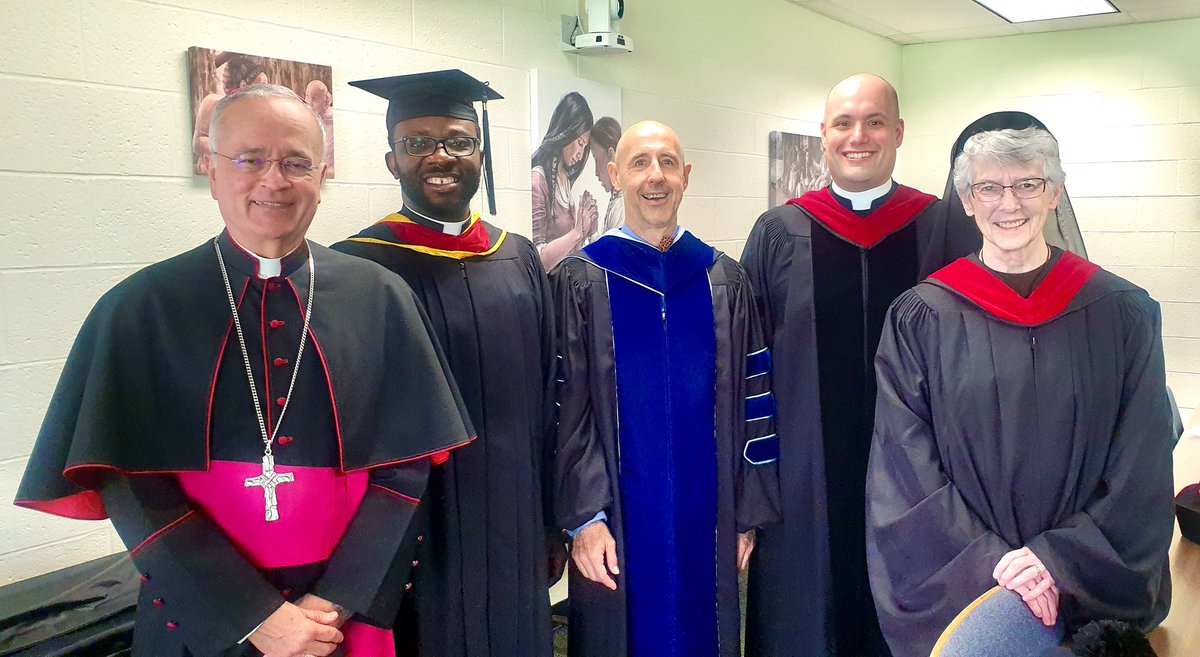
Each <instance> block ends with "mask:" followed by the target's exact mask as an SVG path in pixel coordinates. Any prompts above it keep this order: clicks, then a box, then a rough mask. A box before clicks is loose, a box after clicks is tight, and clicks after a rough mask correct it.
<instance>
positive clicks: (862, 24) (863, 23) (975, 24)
mask: <svg viewBox="0 0 1200 657" xmlns="http://www.w3.org/2000/svg"><path fill="white" fill-rule="evenodd" d="M786 1H787V2H790V3H792V4H796V5H800V6H801V7H804V8H806V9H809V10H811V11H814V12H816V13H818V14H823V15H825V16H828V17H830V18H832V19H834V20H836V21H838V22H840V23H845V24H846V25H851V26H853V27H857V28H859V29H861V30H866V31H867V32H872V33H874V34H878V35H879V36H882V37H885V38H887V39H890V40H891V41H894V42H896V43H900V44H909V43H929V42H933V41H954V40H957V39H975V38H981V37H996V36H1008V35H1012V34H1027V33H1030V32H1055V31H1059V30H1077V29H1083V28H1090V27H1106V26H1110V25H1126V24H1129V23H1150V22H1154V21H1166V20H1178V19H1183V18H1200V0H1109V1H1110V2H1111V3H1112V4H1113V5H1115V6H1116V7H1117V9H1119V10H1120V13H1117V14H1104V15H1099V16H1081V17H1079V18H1062V19H1058V20H1050V21H1037V22H1033V23H1021V24H1012V23H1009V22H1008V21H1005V20H1004V19H1003V18H1000V17H999V16H997V15H995V14H993V13H992V12H990V11H988V10H987V9H984V8H983V7H981V6H979V5H977V4H975V3H974V2H972V0H786ZM1030 1H1031V2H1033V1H1036V0H1030Z"/></svg>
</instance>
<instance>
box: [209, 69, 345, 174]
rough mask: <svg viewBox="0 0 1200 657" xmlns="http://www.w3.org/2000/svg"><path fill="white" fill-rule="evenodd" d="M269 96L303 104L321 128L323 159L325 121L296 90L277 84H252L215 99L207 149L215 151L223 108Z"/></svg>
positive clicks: (266, 98) (323, 158) (323, 155)
mask: <svg viewBox="0 0 1200 657" xmlns="http://www.w3.org/2000/svg"><path fill="white" fill-rule="evenodd" d="M271 98H283V99H286V100H294V101H296V102H298V103H300V104H301V105H303V106H304V108H305V109H307V110H308V113H309V114H310V115H312V118H313V121H315V122H316V124H317V127H318V128H320V129H321V161H324V160H325V139H326V136H325V121H324V120H322V119H321V115H320V114H317V110H315V109H313V108H312V106H311V105H309V104H308V103H306V102H304V99H303V98H301V97H300V96H299V95H297V94H296V92H294V91H292V90H291V89H288V88H287V87H285V86H282V85H278V84H252V85H250V86H248V87H244V88H242V89H239V90H238V91H235V92H233V93H231V94H229V95H228V96H225V97H224V98H222V99H221V100H219V101H217V106H216V107H215V108H213V113H212V119H210V120H209V122H208V150H209V151H210V152H212V153H216V152H217V131H218V129H219V128H220V126H221V116H222V115H223V114H225V110H227V109H229V108H230V107H231V106H233V105H234V104H235V103H238V102H241V101H243V100H269V99H271Z"/></svg>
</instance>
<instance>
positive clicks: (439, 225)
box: [402, 203, 471, 237]
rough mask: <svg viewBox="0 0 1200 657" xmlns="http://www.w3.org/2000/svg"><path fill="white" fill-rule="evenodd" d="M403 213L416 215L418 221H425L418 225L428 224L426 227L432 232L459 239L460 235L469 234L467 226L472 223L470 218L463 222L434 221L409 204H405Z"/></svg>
mask: <svg viewBox="0 0 1200 657" xmlns="http://www.w3.org/2000/svg"><path fill="white" fill-rule="evenodd" d="M402 212H403V214H411V215H415V216H416V218H417V219H423V220H424V221H421V222H418V223H421V224H422V225H425V224H426V222H427V223H428V225H425V227H426V228H429V229H430V230H437V231H440V232H442V233H444V234H446V235H451V236H453V237H458V236H459V235H462V234H463V233H465V232H467V224H469V223H471V217H470V216H468V217H467V218H466V219H463V220H462V221H442V220H440V219H434V218H433V217H431V216H429V215H425V214H421V213H420V212H417V211H416V210H414V209H413V208H412V206H411V205H409V204H408V203H405V204H404V209H403V211H402Z"/></svg>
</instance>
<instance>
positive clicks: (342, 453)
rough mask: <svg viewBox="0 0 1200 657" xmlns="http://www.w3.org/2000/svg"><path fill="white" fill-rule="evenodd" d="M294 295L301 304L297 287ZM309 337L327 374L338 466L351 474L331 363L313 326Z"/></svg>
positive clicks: (310, 282) (293, 287) (310, 283)
mask: <svg viewBox="0 0 1200 657" xmlns="http://www.w3.org/2000/svg"><path fill="white" fill-rule="evenodd" d="M290 282H291V281H289V283H290ZM308 284H309V285H312V281H309V283H308ZM292 294H294V295H296V300H297V302H299V300H300V293H299V292H297V291H296V286H295V285H293V286H292ZM308 337H309V338H311V339H312V344H313V351H316V352H317V356H318V357H320V359H321V370H322V371H324V372H325V385H326V387H328V388H329V403H330V404H332V408H333V430H334V432H335V433H337V441H338V465H340V466H342V472H350V471H349V470H347V469H346V449H345V447H343V446H342V418H341V417H340V416H339V415H338V402H337V396H336V395H335V394H334V393H333V379H331V378H330V377H329V363H328V362H326V361H325V350H324V349H321V343H320V342H317V332H316V331H314V330H313V328H312V326H311V325H309V327H308ZM372 467H378V466H372Z"/></svg>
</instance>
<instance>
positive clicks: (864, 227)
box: [788, 185, 937, 249]
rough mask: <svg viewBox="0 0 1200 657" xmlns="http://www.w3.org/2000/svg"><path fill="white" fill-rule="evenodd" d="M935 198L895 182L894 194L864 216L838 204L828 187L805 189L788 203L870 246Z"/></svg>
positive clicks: (839, 233) (843, 235) (834, 230)
mask: <svg viewBox="0 0 1200 657" xmlns="http://www.w3.org/2000/svg"><path fill="white" fill-rule="evenodd" d="M936 200H937V197H936V196H932V195H930V194H926V193H924V192H919V191H917V190H915V189H913V188H912V187H906V186H904V185H897V186H896V193H895V194H892V197H891V198H890V199H888V200H887V202H886V203H884V204H883V206H881V207H880V208H879V209H878V210H875V211H874V212H872V213H871V214H870V215H869V216H866V217H860V216H858V215H857V214H854V213H853V212H851V211H850V210H847V209H846V207H845V206H843V205H842V204H841V203H838V201H837V199H835V198H834V197H833V193H832V192H830V191H829V188H828V187H826V188H824V189H820V190H817V191H815V192H808V193H807V194H805V195H804V196H801V197H800V198H794V199H792V200H790V201H788V203H789V204H791V205H795V206H797V207H800V208H802V209H804V210H806V211H807V212H808V213H809V214H811V215H812V216H813V218H815V219H816V220H817V221H818V222H819V223H820V224H821V225H822V226H824V227H825V228H826V229H827V230H829V232H831V233H833V234H834V235H837V236H838V237H840V238H842V239H844V240H846V241H847V242H850V243H851V244H855V245H857V246H859V247H861V248H864V249H869V248H871V247H873V246H875V245H876V244H879V243H880V242H882V241H883V240H884V238H886V237H887V236H888V235H891V234H892V233H895V232H896V231H898V230H900V229H901V228H904V227H905V226H907V225H908V224H909V223H911V222H912V221H913V219H916V217H917V215H918V214H921V212H922V211H924V210H925V208H927V207H929V206H930V205H931V204H932V203H933V202H934V201H936Z"/></svg>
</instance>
